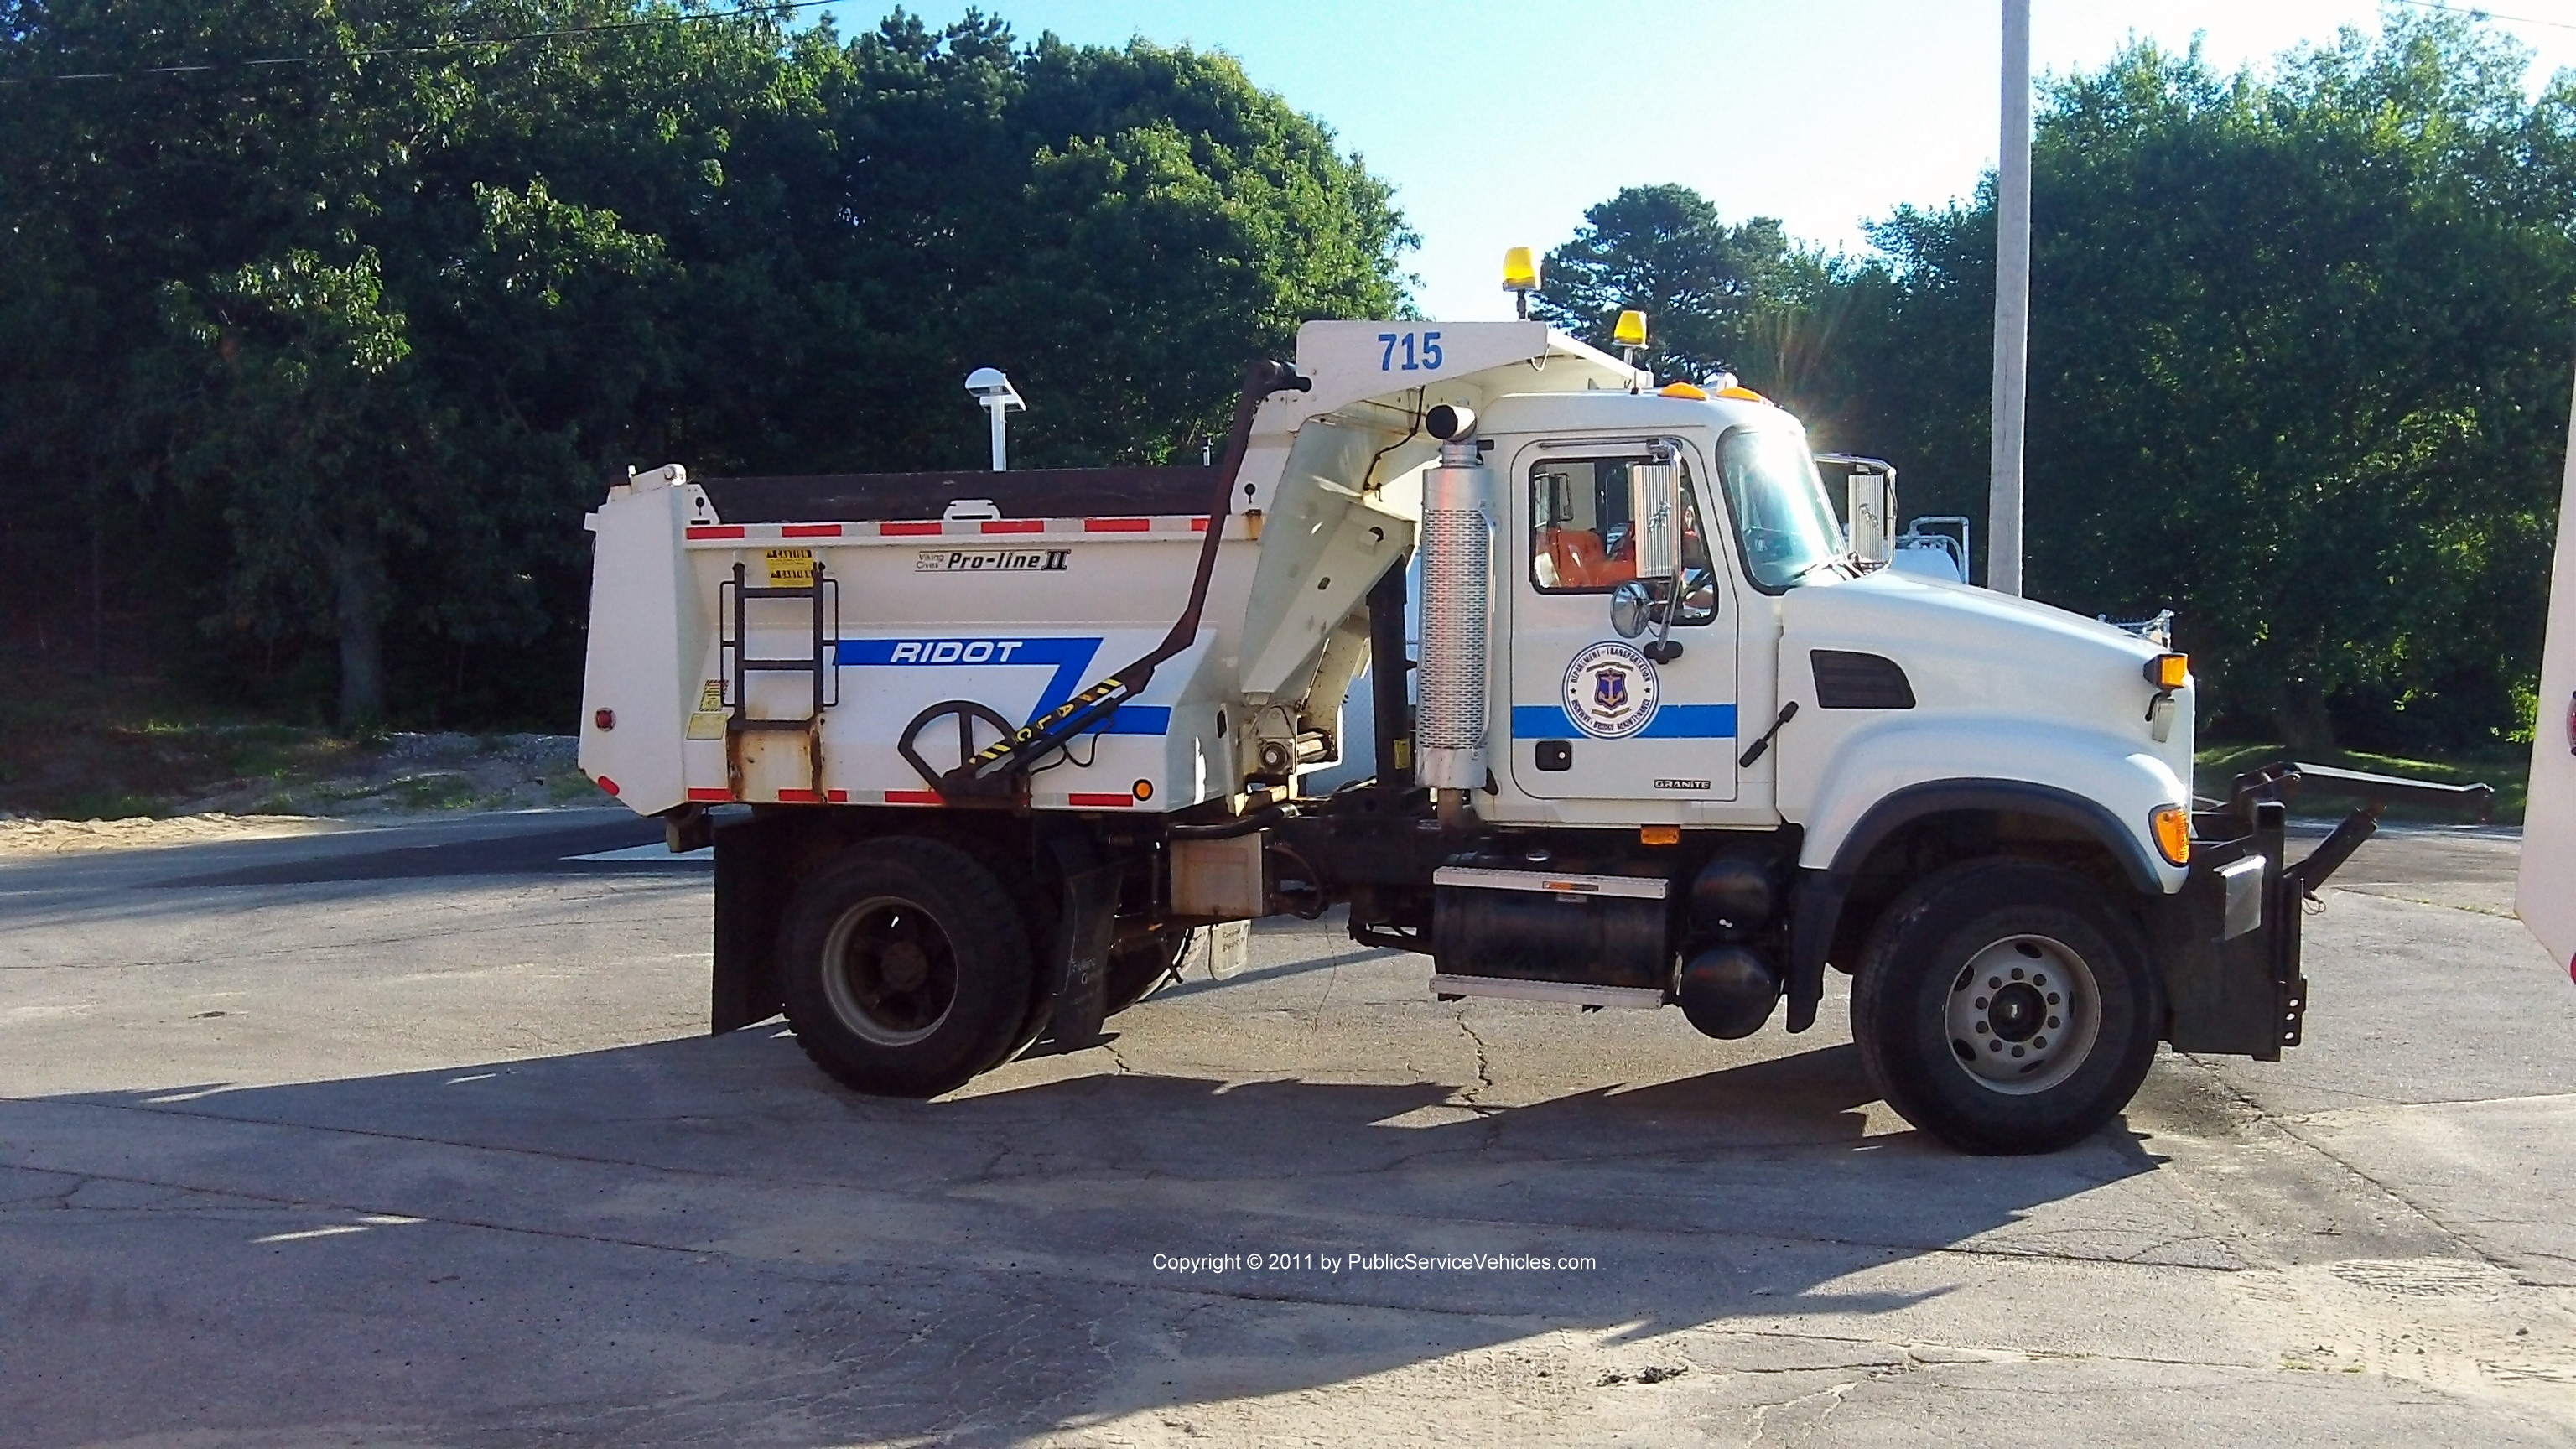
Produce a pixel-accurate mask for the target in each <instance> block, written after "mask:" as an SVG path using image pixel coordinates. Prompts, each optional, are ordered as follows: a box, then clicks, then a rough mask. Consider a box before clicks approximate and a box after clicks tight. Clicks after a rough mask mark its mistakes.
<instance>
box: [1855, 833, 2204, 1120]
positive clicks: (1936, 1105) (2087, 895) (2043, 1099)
mask: <svg viewBox="0 0 2576 1449" xmlns="http://www.w3.org/2000/svg"><path fill="white" fill-rule="evenodd" d="M2162 1020H2163V1010H2162V1005H2161V999H2160V997H2159V995H2158V990H2157V984H2156V978H2155V973H2154V971H2153V969H2152V967H2151V966H2150V964H2149V962H2148V960H2147V953H2146V950H2145V947H2144V945H2143V944H2142V943H2141V942H2140V940H2139V939H2138V934H2137V932H2136V931H2135V930H2134V929H2133V928H2132V927H2130V926H2129V925H2128V924H2127V923H2126V922H2125V921H2124V920H2123V919H2122V917H2121V915H2120V913H2119V912H2118V911H2116V910H2115V909H2114V908H2113V907H2112V904H2111V902H2110V901H2109V900H2108V899H2107V896H2106V893H2105V892H2104V890H2103V889H2102V887H2101V886H2099V885H2097V884H2096V883H2094V882H2093V881H2091V880H2088V879H2086V878H2085V877H2084V876H2081V875H2078V874H2076V873H2075V872H2073V871H2071V870H2065V869H2061V868H2059V867H2056V866H2051V865H2043V864H2039V863H2036V862H2031V861H2019V860H2001V861H1980V862H1973V863H1969V864H1965V865H1960V866H1954V867H1952V868H1951V869H1948V870H1945V871H1941V872H1939V873H1938V874H1935V875H1932V876H1929V877H1926V878H1925V879H1924V880H1922V881H1920V882H1918V883H1917V884H1916V885H1915V886H1914V887H1913V888H1912V889H1910V890H1908V891H1906V892H1905V893H1904V894H1903V895H1901V896H1899V897H1898V898H1897V899H1896V901H1895V902H1894V903H1893V904H1892V905H1890V906H1889V907H1888V910H1887V914H1886V915H1885V916H1883V917H1882V918H1881V919H1880V922H1879V925H1878V928H1877V930H1876V932H1875V933H1874V934H1873V935H1872V938H1871V940H1870V944H1869V948H1868V950H1867V952H1866V953H1865V954H1864V955H1863V957H1862V959H1861V963H1860V968H1859V970H1858V971H1857V972H1856V973H1855V974H1854V978H1853V981H1852V1036H1853V1037H1854V1039H1855V1040H1856V1041H1857V1042H1858V1044H1859V1046H1860V1056H1861V1064H1862V1065H1863V1067H1865V1068H1866V1069H1867V1070H1868V1072H1869V1075H1870V1080H1871V1081H1872V1083H1874V1084H1875V1085H1876V1086H1877V1087H1878V1089H1879V1091H1880V1092H1881V1093H1882V1094H1883V1095H1884V1096H1885V1097H1886V1099H1887V1104H1888V1105H1889V1106H1891V1107H1893V1108H1895V1109H1896V1111H1897V1112H1898V1114H1899V1115H1901V1116H1903V1117H1904V1118H1905V1120H1906V1121H1908V1122H1911V1123H1913V1124H1914V1125H1915V1126H1917V1127H1919V1128H1921V1129H1923V1130H1924V1131H1926V1132H1929V1133H1931V1134H1932V1135H1933V1136H1935V1137H1938V1138H1940V1139H1941V1140H1942V1141H1944V1142H1946V1143H1948V1144H1950V1145H1951V1146H1953V1147H1956V1148H1958V1149H1959V1150H1961V1151H1963V1152H1977V1153H2026V1152H2054V1151H2056V1150H2057V1149H2059V1148H2061V1147H2065V1146H2068V1145H2070V1144H2072V1143H2075V1142H2078V1141H2081V1140H2082V1139H2083V1138H2085V1137H2087V1136H2090V1135H2091V1134H2092V1133H2093V1132H2094V1131H2096V1130H2097V1129H2099V1128H2100V1127H2101V1126H2102V1125H2103V1124H2104V1123H2106V1122H2108V1121H2110V1120H2111V1119H2112V1118H2113V1117H2115V1116H2117V1115H2118V1114H2119V1112H2120V1110H2121V1109H2122V1108H2124V1107H2126V1106H2127V1105H2128V1104H2129V1099H2130V1098H2131V1097H2132V1096H2134V1095H2135V1094H2136V1093H2137V1090H2138V1084H2139V1083H2140V1082H2142V1081H2144V1080H2145V1079H2146V1074H2147V1066H2148V1064H2149V1063H2150V1062H2151V1061H2153V1060H2154V1058H2155V1051H2156V1035H2157V1024H2158V1023H2159V1022H2160V1021H2162Z"/></svg>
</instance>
